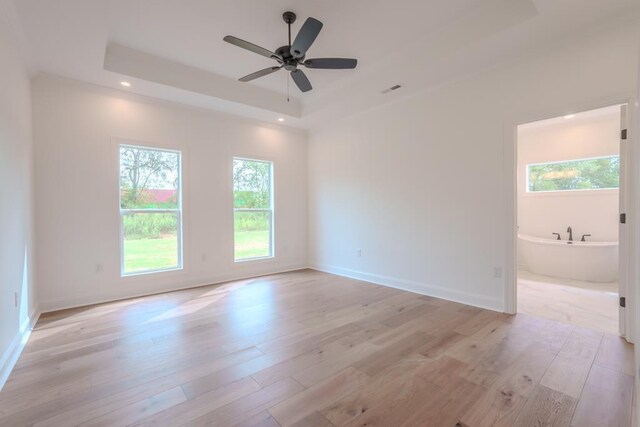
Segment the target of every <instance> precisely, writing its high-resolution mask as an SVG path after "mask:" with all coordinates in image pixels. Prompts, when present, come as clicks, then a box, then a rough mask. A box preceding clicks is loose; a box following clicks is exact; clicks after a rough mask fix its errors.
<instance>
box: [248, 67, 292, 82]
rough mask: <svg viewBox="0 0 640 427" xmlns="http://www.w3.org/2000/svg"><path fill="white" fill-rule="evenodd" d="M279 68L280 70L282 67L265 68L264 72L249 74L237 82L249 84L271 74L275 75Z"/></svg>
mask: <svg viewBox="0 0 640 427" xmlns="http://www.w3.org/2000/svg"><path fill="white" fill-rule="evenodd" d="M280 68H282V67H269V68H265V69H264V70H260V71H256V72H255V73H251V74H249V75H247V76H244V77H242V78H240V79H239V80H240V81H241V82H250V81H251V80H255V79H257V78H258V77H263V76H267V75H269V74H271V73H275V72H276V71H278V70H279V69H280Z"/></svg>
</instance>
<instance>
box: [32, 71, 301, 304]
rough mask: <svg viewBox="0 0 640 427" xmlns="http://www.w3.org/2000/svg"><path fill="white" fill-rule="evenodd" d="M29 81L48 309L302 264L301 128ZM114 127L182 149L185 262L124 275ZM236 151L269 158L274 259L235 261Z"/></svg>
mask: <svg viewBox="0 0 640 427" xmlns="http://www.w3.org/2000/svg"><path fill="white" fill-rule="evenodd" d="M32 90H33V99H34V101H33V111H34V144H35V171H36V173H35V182H36V204H37V213H36V231H37V234H38V254H39V262H38V264H37V273H38V274H39V277H40V278H41V280H40V281H39V290H40V293H39V298H40V305H41V307H42V309H43V311H47V310H52V309H57V308H61V307H68V306H77V305H84V304H89V303H94V302H99V301H105V300H113V299H117V298H126V297H130V296H134V295H142V294H148V293H153V292H161V291H165V290H170V289H176V288H180V287H187V286H194V285H201V284H207V283H213V282H219V281H222V280H229V279H233V278H240V277H247V276H252V275H259V274H266V273H270V272H276V271H283V270H289V269H296V268H300V267H304V266H306V262H307V140H306V135H305V134H304V133H300V132H298V131H293V130H287V129H286V128H278V127H268V126H266V125H262V124H259V123H257V122H250V121H246V120H241V119H237V118H233V117H231V116H225V115H220V114H213V113H211V112H208V111H204V110H199V109H196V108H190V107H186V106H181V105H177V104H170V103H166V102H162V101H156V100H151V99H147V98H144V97H140V96H134V95H131V94H127V93H125V92H122V91H115V90H111V89H105V88H101V87H98V86H93V85H89V84H85V83H80V82H75V81H70V80H63V79H59V78H55V77H51V76H42V77H39V78H37V79H35V80H34V82H33V89H32ZM114 138H125V139H129V140H134V141H141V143H143V144H148V145H152V146H158V147H165V148H172V149H177V150H181V151H182V155H183V196H184V269H183V270H182V271H178V272H165V273H156V274H149V275H141V276H135V277H125V278H122V277H120V258H119V257H120V248H119V210H118V209H119V207H118V146H117V144H118V143H117V141H115V140H114ZM233 156H245V157H253V158H262V159H268V160H273V161H274V171H275V175H274V181H275V254H276V257H275V259H270V260H260V261H252V262H245V263H238V264H236V263H234V261H233V212H232V193H231V188H232V183H231V161H232V157H233Z"/></svg>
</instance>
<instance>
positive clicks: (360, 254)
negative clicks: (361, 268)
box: [356, 249, 362, 257]
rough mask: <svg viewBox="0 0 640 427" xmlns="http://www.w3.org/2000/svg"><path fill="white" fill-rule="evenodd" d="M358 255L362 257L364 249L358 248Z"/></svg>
mask: <svg viewBox="0 0 640 427" xmlns="http://www.w3.org/2000/svg"><path fill="white" fill-rule="evenodd" d="M356 255H358V256H359V257H362V249H356Z"/></svg>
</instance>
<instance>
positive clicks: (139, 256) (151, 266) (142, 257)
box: [124, 237, 178, 273]
mask: <svg viewBox="0 0 640 427" xmlns="http://www.w3.org/2000/svg"><path fill="white" fill-rule="evenodd" d="M177 266H178V243H177V237H165V238H161V239H130V240H125V241H124V271H125V273H135V272H137V271H143V270H163V269H169V268H176V267H177Z"/></svg>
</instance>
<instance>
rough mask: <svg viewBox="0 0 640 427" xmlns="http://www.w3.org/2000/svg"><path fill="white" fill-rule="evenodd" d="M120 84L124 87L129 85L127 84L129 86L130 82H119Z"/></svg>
mask: <svg viewBox="0 0 640 427" xmlns="http://www.w3.org/2000/svg"><path fill="white" fill-rule="evenodd" d="M120 84H121V85H122V86H124V87H129V86H131V83H129V82H120Z"/></svg>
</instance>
